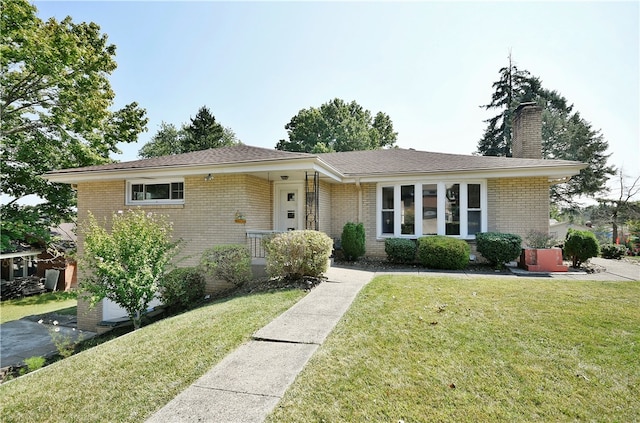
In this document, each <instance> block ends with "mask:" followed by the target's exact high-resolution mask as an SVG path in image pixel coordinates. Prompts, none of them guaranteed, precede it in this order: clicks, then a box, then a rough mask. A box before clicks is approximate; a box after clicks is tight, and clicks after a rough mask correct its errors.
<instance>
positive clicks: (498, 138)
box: [477, 55, 615, 207]
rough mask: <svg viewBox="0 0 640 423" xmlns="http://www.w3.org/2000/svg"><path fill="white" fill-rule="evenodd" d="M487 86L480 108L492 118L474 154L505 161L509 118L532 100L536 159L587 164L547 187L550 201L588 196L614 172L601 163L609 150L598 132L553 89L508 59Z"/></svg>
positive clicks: (559, 202) (566, 202)
mask: <svg viewBox="0 0 640 423" xmlns="http://www.w3.org/2000/svg"><path fill="white" fill-rule="evenodd" d="M499 73H500V78H499V80H498V81H496V82H494V83H493V85H492V86H493V88H494V90H495V91H494V93H493V95H492V97H491V102H490V103H489V104H486V105H484V106H481V107H483V108H484V109H486V110H497V111H498V114H497V115H496V116H494V117H492V118H490V119H488V120H486V121H485V122H486V123H487V127H486V129H485V131H484V134H483V136H482V138H481V139H480V141H479V142H478V150H477V152H478V153H479V154H482V155H485V156H506V157H510V156H511V155H512V152H511V143H512V128H511V125H512V119H513V114H514V112H515V109H516V108H517V107H518V106H519V105H520V104H521V103H523V102H530V101H533V102H536V103H537V104H538V105H539V106H541V107H542V108H543V113H542V155H543V158H545V159H561V160H576V161H581V162H583V163H587V164H588V165H589V166H588V167H587V168H586V169H583V170H582V171H581V172H580V174H579V175H578V176H576V177H574V178H572V179H571V180H570V181H569V182H567V183H563V184H558V185H553V186H552V187H551V199H552V203H554V204H555V205H556V206H565V207H566V206H568V205H571V204H572V203H573V202H574V199H575V198H576V197H578V196H580V195H594V194H596V193H598V192H602V191H604V190H605V188H606V183H607V180H608V179H609V177H610V176H611V175H613V174H614V173H615V168H614V167H613V166H608V165H607V160H608V158H609V156H610V154H606V151H607V149H608V147H609V145H608V143H607V141H606V140H605V139H604V137H603V135H602V134H601V133H600V131H596V130H594V129H593V128H592V127H591V124H590V123H589V122H588V121H586V120H585V119H583V118H582V117H581V116H580V114H579V113H578V112H574V111H573V105H570V104H569V103H568V101H567V99H566V98H564V97H563V96H562V95H561V94H560V93H558V92H557V91H552V90H548V89H545V88H543V87H542V83H541V81H540V79H539V78H537V77H535V76H532V75H531V74H530V73H529V72H528V71H526V70H521V69H518V67H517V66H516V65H515V64H514V63H513V61H512V59H511V55H509V63H508V66H506V67H503V68H502V69H500V71H499Z"/></svg>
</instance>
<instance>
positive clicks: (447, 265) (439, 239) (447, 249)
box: [417, 235, 471, 270]
mask: <svg viewBox="0 0 640 423" xmlns="http://www.w3.org/2000/svg"><path fill="white" fill-rule="evenodd" d="M470 253H471V248H470V247H469V244H467V243H466V241H463V240H461V239H457V238H449V237H446V236H442V235H436V236H425V237H421V238H418V250H417V258H418V262H420V264H422V265H423V266H425V267H428V268H431V269H448V270H462V269H464V268H466V267H467V265H468V264H469V255H470Z"/></svg>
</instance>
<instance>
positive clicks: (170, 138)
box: [138, 106, 241, 158]
mask: <svg viewBox="0 0 640 423" xmlns="http://www.w3.org/2000/svg"><path fill="white" fill-rule="evenodd" d="M240 143H241V141H240V140H239V139H238V137H237V136H236V134H235V132H233V130H232V129H231V128H229V127H224V126H222V125H220V124H219V123H218V122H216V118H215V117H214V116H213V115H212V114H211V112H210V111H209V109H208V108H207V107H206V106H203V107H201V108H200V109H199V110H198V113H197V114H196V117H195V118H193V119H191V124H190V125H186V124H183V125H182V127H181V128H180V129H178V128H176V126H175V125H173V124H167V123H165V122H162V123H161V124H160V129H159V130H158V132H157V133H156V134H155V135H154V136H153V137H152V138H151V141H149V142H148V143H146V144H145V145H143V146H142V148H141V149H140V150H139V151H138V156H140V157H142V158H150V157H159V156H166V155H170V154H182V153H189V152H191V151H200V150H207V149H210V148H219V147H224V146H228V145H235V144H240Z"/></svg>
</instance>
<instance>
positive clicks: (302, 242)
mask: <svg viewBox="0 0 640 423" xmlns="http://www.w3.org/2000/svg"><path fill="white" fill-rule="evenodd" d="M332 248H333V240H332V239H331V238H329V236H328V235H327V234H325V233H323V232H319V231H312V230H303V231H289V232H283V233H281V234H277V235H275V236H273V237H272V238H270V239H269V240H268V241H266V242H265V243H264V249H265V252H266V261H267V274H269V275H270V276H272V277H281V278H291V279H299V278H302V277H304V276H310V277H319V276H321V275H322V274H323V273H324V272H326V271H327V266H328V263H329V256H330V255H331V250H332Z"/></svg>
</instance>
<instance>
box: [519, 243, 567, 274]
mask: <svg viewBox="0 0 640 423" xmlns="http://www.w3.org/2000/svg"><path fill="white" fill-rule="evenodd" d="M518 267H520V268H522V269H525V270H528V271H530V272H566V271H567V270H568V266H566V265H564V264H563V262H562V249H560V248H523V249H522V253H521V254H520V261H519V262H518Z"/></svg>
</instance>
